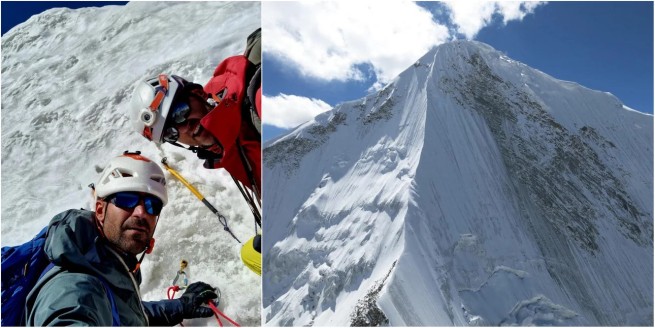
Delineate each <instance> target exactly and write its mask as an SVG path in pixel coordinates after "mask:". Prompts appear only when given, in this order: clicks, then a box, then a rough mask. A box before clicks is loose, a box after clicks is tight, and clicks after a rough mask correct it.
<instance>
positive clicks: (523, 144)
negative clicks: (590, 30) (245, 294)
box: [263, 41, 653, 326]
mask: <svg viewBox="0 0 655 328" xmlns="http://www.w3.org/2000/svg"><path fill="white" fill-rule="evenodd" d="M652 131H653V117H652V115H646V114H642V113H639V112H635V111H633V110H629V109H627V108H626V107H625V106H624V105H622V103H621V102H620V101H619V100H618V99H617V98H616V97H614V96H612V95H611V94H608V93H606V92H600V91H594V90H590V89H587V88H585V87H583V86H580V85H578V84H576V83H572V82H566V81H560V80H557V79H554V78H552V77H550V76H548V75H547V74H545V73H542V72H540V71H538V70H535V69H532V68H530V67H528V66H527V65H525V64H522V63H519V62H517V61H514V60H512V59H510V58H508V57H507V56H505V55H503V54H502V53H500V52H497V51H495V50H494V49H493V48H491V47H490V46H488V45H485V44H482V43H479V42H470V41H456V42H451V43H447V44H444V45H441V46H439V47H436V48H435V49H433V50H431V51H430V52H429V53H427V54H426V55H425V56H423V57H422V58H421V59H419V60H418V61H417V62H416V63H415V64H414V65H412V66H411V67H409V68H408V69H407V70H406V71H404V72H403V73H401V74H400V75H399V76H398V77H397V78H396V79H395V80H394V81H392V82H391V83H390V84H389V85H387V86H386V87H385V88H383V89H382V90H381V91H380V92H378V93H375V94H371V95H369V96H367V97H365V98H363V99H360V100H356V101H351V102H346V103H343V104H341V105H338V106H336V107H335V108H334V109H333V110H331V111H329V112H326V113H323V114H321V115H319V116H317V117H316V118H315V119H314V120H313V121H310V122H307V123H305V124H303V125H301V126H300V127H298V128H297V129H296V130H294V131H293V132H291V133H289V134H288V135H286V136H283V137H280V138H278V139H276V140H274V141H271V142H269V143H268V144H267V146H266V148H265V149H264V164H265V168H264V176H265V181H266V182H265V184H264V189H265V190H264V194H265V195H266V201H265V202H264V213H266V218H267V219H266V220H265V221H264V230H265V231H266V236H265V238H264V247H263V248H264V254H265V257H264V272H266V274H265V275H264V282H263V283H264V307H265V320H266V322H267V324H270V325H296V326H297V325H308V324H311V325H351V324H353V325H362V324H365V325H370V324H385V323H388V324H390V325H392V326H401V325H415V326H418V325H529V324H535V325H652V324H653V301H652V300H653V281H652V276H653V262H652V259H653V223H652V213H653V193H652V190H653V182H652V176H653V171H652V170H653V160H652V159H653V150H652V137H653V135H652ZM298 304H300V306H298Z"/></svg>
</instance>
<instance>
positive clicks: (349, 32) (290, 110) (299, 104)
mask: <svg viewBox="0 0 655 328" xmlns="http://www.w3.org/2000/svg"><path fill="white" fill-rule="evenodd" d="M433 4H434V7H433V8H435V11H439V12H440V13H441V14H443V13H446V14H448V15H449V16H450V20H451V21H450V22H443V23H438V22H435V19H436V18H435V17H433V15H432V13H430V12H429V11H428V10H427V9H425V8H423V7H421V6H418V5H417V4H415V3H413V2H406V1H391V2H372V1H348V2H346V1H340V2H336V1H332V2H286V1H285V2H263V3H262V12H263V13H265V14H264V15H262V28H263V30H264V33H265V34H266V36H265V37H264V41H263V43H264V51H265V52H266V53H267V54H269V55H273V56H274V57H276V58H277V59H280V60H281V61H282V62H283V63H284V64H285V65H286V66H287V67H288V69H296V70H297V71H298V73H300V74H301V75H303V76H305V77H310V78H315V79H319V80H324V81H343V82H345V81H352V80H356V81H361V80H365V79H367V78H368V77H369V73H368V72H367V71H365V70H366V69H367V68H362V67H361V66H359V65H361V64H369V65H370V67H372V69H373V71H374V72H375V74H376V76H377V80H376V81H374V82H373V83H372V85H371V87H370V88H369V91H375V90H378V89H379V88H381V87H382V86H383V85H384V84H386V83H387V82H389V81H391V79H393V78H394V77H396V76H397V75H398V74H400V73H401V72H402V71H403V70H405V69H407V68H408V67H409V66H410V65H412V64H413V63H414V62H416V60H417V59H418V58H420V57H421V56H422V55H424V54H425V53H426V52H427V51H429V50H430V49H431V48H432V47H434V46H437V45H439V44H442V43H444V42H446V41H448V40H451V39H453V37H454V36H453V35H452V34H451V33H460V34H463V35H464V36H466V38H468V39H473V38H474V37H475V35H477V33H478V32H479V31H480V30H481V29H482V28H484V27H485V26H487V25H489V24H491V23H492V21H493V19H496V18H502V20H503V23H504V24H507V22H509V21H512V20H522V19H523V18H524V17H525V16H526V15H528V14H530V13H533V12H534V10H535V8H537V7H538V6H540V5H542V4H543V2H507V1H497V2H490V1H452V2H439V3H436V2H435V3H433ZM446 24H450V26H447V25H446ZM290 91H294V92H302V90H297V91H296V90H290ZM264 99H265V102H266V104H265V105H264V108H265V109H266V110H265V111H266V113H265V114H264V115H265V117H264V122H265V124H269V125H273V126H277V127H280V128H284V129H287V128H292V127H295V126H297V125H299V124H301V123H303V122H306V121H308V120H310V119H312V118H313V117H314V116H316V115H317V114H319V113H322V112H324V111H327V110H329V109H330V106H329V105H328V104H327V103H325V102H323V101H321V100H318V99H310V98H305V97H300V96H294V95H285V94H280V95H278V96H275V97H265V98H264Z"/></svg>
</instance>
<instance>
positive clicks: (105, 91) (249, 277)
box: [2, 2, 261, 326]
mask: <svg viewBox="0 0 655 328" xmlns="http://www.w3.org/2000/svg"><path fill="white" fill-rule="evenodd" d="M259 26H260V4H259V2H240V3H221V2H189V3H172V2H132V3H129V4H127V5H126V6H107V7H102V8H82V9H77V10H70V9H66V8H56V9H51V10H48V11H46V12H44V13H42V14H39V15H35V16H33V17H32V18H30V19H29V20H27V21H26V22H24V23H22V24H20V25H18V26H16V27H15V28H13V29H12V30H11V31H9V32H7V33H6V34H5V35H4V36H3V37H2V245H3V246H5V245H16V244H19V243H23V242H25V241H27V240H28V239H30V238H32V237H33V236H34V234H36V233H37V232H38V231H39V230H40V229H41V228H42V227H43V226H45V225H46V224H47V223H48V222H49V221H50V219H51V218H52V217H53V216H54V215H55V214H57V213H59V212H61V211H64V210H67V209H70V208H81V207H83V208H86V209H91V208H92V204H93V200H92V198H91V191H90V189H89V188H88V187H87V186H88V185H89V184H90V183H91V182H95V181H96V179H97V178H98V175H99V173H100V172H101V171H102V168H103V167H104V166H105V165H106V164H107V163H108V161H109V160H110V159H111V158H112V157H114V156H118V155H120V154H121V153H122V152H123V151H125V150H131V151H134V150H141V151H142V152H143V153H144V154H145V155H146V156H148V157H150V158H151V159H154V160H156V161H159V160H160V159H161V158H162V157H168V159H169V163H170V164H171V166H173V167H174V168H176V169H177V170H178V171H179V172H180V173H181V174H182V175H183V176H184V177H186V178H187V179H188V180H189V181H190V182H191V183H192V184H193V185H195V186H196V187H197V188H198V189H199V190H200V192H201V193H203V194H204V195H205V196H206V198H207V199H208V200H209V201H210V202H211V203H212V204H213V205H214V206H215V207H216V208H217V209H218V210H219V211H220V212H221V213H223V214H224V215H225V216H226V217H227V218H228V223H229V224H230V226H231V228H232V230H233V231H234V232H235V234H236V235H237V236H238V237H239V238H240V239H241V240H242V241H245V240H247V239H248V238H250V237H251V236H252V234H253V233H254V223H253V219H252V214H250V211H249V209H248V207H247V205H246V203H245V201H244V200H243V198H242V197H241V195H240V193H239V191H238V190H237V189H236V187H235V186H234V183H233V182H232V180H231V178H230V177H229V175H227V173H225V172H224V171H223V170H214V171H208V170H205V169H203V168H202V161H200V160H199V159H197V158H196V157H195V155H194V154H193V153H191V152H189V151H185V150H182V149H179V148H176V147H173V146H170V145H166V146H163V147H161V148H157V147H156V146H155V145H154V144H153V143H150V142H148V141H147V140H146V139H145V138H143V137H141V136H139V135H138V134H137V133H136V132H132V128H131V124H130V122H129V117H130V115H129V113H128V109H129V102H130V97H131V92H132V89H133V86H134V83H135V82H136V81H138V80H139V79H142V78H144V77H146V76H152V75H156V74H159V73H162V72H166V73H169V74H178V75H180V76H183V77H186V78H188V79H190V80H193V81H196V82H198V83H203V84H204V83H205V82H206V81H208V80H209V78H210V76H211V74H212V72H213V70H214V68H215V67H216V65H217V64H218V63H219V62H220V61H221V60H222V59H223V58H225V57H228V56H232V55H234V54H239V53H241V52H242V51H243V48H244V47H245V43H246V37H247V36H248V35H249V34H250V33H251V32H252V31H254V30H255V29H256V28H258V27H259ZM166 177H167V180H168V184H169V189H168V192H169V205H168V206H166V207H165V208H164V210H163V212H162V214H161V217H160V221H159V224H158V227H157V231H156V232H155V239H156V240H157V243H156V246H155V249H154V252H153V253H152V254H151V255H148V256H146V257H145V260H144V263H143V265H142V268H143V272H142V273H143V284H142V286H141V290H142V294H143V296H144V299H146V300H158V299H162V298H166V288H167V287H168V286H170V284H171V282H172V280H173V278H174V277H175V272H176V271H177V270H178V269H179V263H180V260H182V259H186V260H188V261H189V268H190V275H191V277H190V278H191V282H193V281H200V280H201V281H205V282H207V283H209V284H211V285H214V286H218V287H219V288H220V289H221V291H222V296H223V297H222V301H221V305H220V306H219V308H221V309H222V310H223V311H224V313H226V314H227V315H228V316H230V317H232V318H233V319H235V320H236V321H237V322H238V323H240V324H242V325H245V326H258V325H260V323H261V320H260V312H261V311H260V308H261V305H260V304H261V301H260V298H261V280H260V278H259V276H257V275H256V274H254V273H252V272H251V271H250V270H249V269H247V268H246V267H245V266H244V265H243V264H242V263H241V260H240V256H239V251H240V246H239V244H238V243H237V242H235V241H234V240H233V239H232V238H231V237H230V236H229V235H228V234H227V233H225V232H224V231H223V229H222V226H220V225H219V224H218V220H217V218H216V217H215V216H214V215H213V214H212V213H211V212H210V211H209V210H208V209H206V208H205V206H204V205H203V204H202V203H200V202H199V201H198V200H197V199H196V198H195V197H194V196H193V194H191V193H190V192H189V191H188V190H187V189H186V188H185V187H184V186H183V185H182V184H181V183H179V182H178V181H176V180H174V178H173V176H171V175H169V174H168V173H167V176H166ZM179 295H181V294H180V293H178V296H179ZM185 323H186V324H187V325H189V324H191V325H210V326H215V325H216V324H217V323H216V320H215V319H214V318H208V319H206V320H205V319H203V320H193V321H191V320H187V321H185Z"/></svg>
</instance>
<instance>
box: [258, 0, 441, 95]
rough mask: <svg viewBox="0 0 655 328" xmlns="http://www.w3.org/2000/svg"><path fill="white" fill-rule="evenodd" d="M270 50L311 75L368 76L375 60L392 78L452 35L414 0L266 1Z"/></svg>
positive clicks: (382, 77)
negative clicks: (363, 66)
mask: <svg viewBox="0 0 655 328" xmlns="http://www.w3.org/2000/svg"><path fill="white" fill-rule="evenodd" d="M262 12H263V13H266V14H265V15H262V27H263V30H264V31H266V37H265V41H264V51H266V52H268V53H270V54H272V55H274V56H276V57H278V58H280V59H282V60H284V61H287V62H290V63H291V65H292V66H295V67H296V68H297V69H298V71H299V72H300V73H301V74H303V75H305V76H308V77H312V78H317V79H322V80H328V81H329V80H338V81H348V80H363V79H365V78H366V77H367V72H365V71H362V70H361V69H359V68H357V65H359V64H366V63H368V64H370V65H371V66H372V67H373V70H374V72H375V73H376V74H377V77H378V80H379V81H382V82H383V83H384V82H388V81H390V80H391V79H392V78H394V77H395V76H396V75H398V74H399V73H400V72H402V71H403V70H404V69H406V68H407V67H409V66H410V65H411V64H412V63H414V62H415V61H416V60H417V59H418V58H419V57H420V56H422V55H423V54H425V53H426V52H427V51H428V50H430V48H431V47H433V46H435V45H438V44H441V43H443V42H445V41H446V40H448V38H449V34H448V28H447V27H446V26H445V25H440V24H438V23H436V22H434V21H433V19H432V14H431V13H430V12H428V11H427V10H426V9H424V8H422V7H420V6H418V5H416V4H415V3H412V2H404V1H394V2H384V3H380V2H371V1H348V2H346V1H342V2H311V3H301V2H264V3H262Z"/></svg>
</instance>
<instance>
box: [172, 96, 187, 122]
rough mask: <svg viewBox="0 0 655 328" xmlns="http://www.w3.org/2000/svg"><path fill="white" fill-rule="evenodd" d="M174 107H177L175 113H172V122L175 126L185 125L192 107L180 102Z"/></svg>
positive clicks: (174, 108) (174, 109)
mask: <svg viewBox="0 0 655 328" xmlns="http://www.w3.org/2000/svg"><path fill="white" fill-rule="evenodd" d="M174 106H175V107H173V111H172V112H171V122H173V123H175V124H181V123H184V122H185V121H186V120H187V118H188V117H189V114H190V113H191V107H189V103H187V102H186V101H180V102H178V103H177V104H175V105H174Z"/></svg>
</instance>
